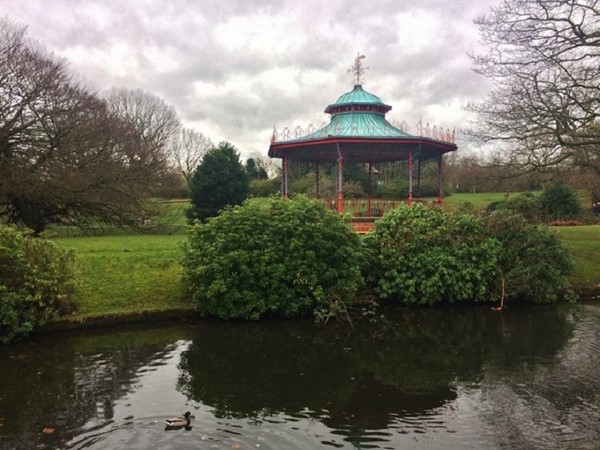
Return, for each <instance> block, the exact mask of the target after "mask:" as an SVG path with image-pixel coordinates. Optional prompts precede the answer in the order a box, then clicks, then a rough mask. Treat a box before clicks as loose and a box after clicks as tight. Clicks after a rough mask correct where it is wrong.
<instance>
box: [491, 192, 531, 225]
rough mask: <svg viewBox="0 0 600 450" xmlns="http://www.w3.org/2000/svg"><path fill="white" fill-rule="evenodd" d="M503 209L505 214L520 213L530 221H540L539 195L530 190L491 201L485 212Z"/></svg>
mask: <svg viewBox="0 0 600 450" xmlns="http://www.w3.org/2000/svg"><path fill="white" fill-rule="evenodd" d="M494 211H503V212H504V213H505V214H520V215H521V216H523V217H524V218H525V219H526V220H527V221H528V222H530V223H539V222H540V221H541V211H540V202H539V197H538V196H535V195H534V194H532V193H531V192H525V193H523V194H518V195H514V196H512V197H509V196H508V194H507V197H506V198H505V199H504V200H499V201H494V202H491V203H490V204H489V205H488V207H487V208H486V212H488V213H491V212H494Z"/></svg>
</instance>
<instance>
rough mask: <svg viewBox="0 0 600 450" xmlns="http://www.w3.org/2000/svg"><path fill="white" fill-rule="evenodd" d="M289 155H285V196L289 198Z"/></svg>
mask: <svg viewBox="0 0 600 450" xmlns="http://www.w3.org/2000/svg"><path fill="white" fill-rule="evenodd" d="M288 172H289V169H288V156H287V155H285V156H284V157H283V192H282V194H283V198H288V194H289V192H288V186H289V185H288Z"/></svg>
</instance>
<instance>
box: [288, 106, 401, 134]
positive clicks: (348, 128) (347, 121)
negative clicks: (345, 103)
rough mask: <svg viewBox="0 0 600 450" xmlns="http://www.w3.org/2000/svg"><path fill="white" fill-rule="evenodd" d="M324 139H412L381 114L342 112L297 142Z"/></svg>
mask: <svg viewBox="0 0 600 450" xmlns="http://www.w3.org/2000/svg"><path fill="white" fill-rule="evenodd" d="M326 137H368V138H389V137H412V136H411V135H410V134H408V133H405V132H403V131H401V130H400V129H398V128H396V127H395V126H393V125H392V124H390V123H389V122H388V121H387V120H385V117H384V116H383V115H382V114H377V113H374V112H344V113H338V114H335V115H333V117H332V118H331V122H329V124H328V125H327V126H325V127H323V128H321V129H320V130H317V131H315V132H314V133H312V134H309V135H307V136H303V137H302V138H300V139H297V140H298V141H310V140H313V139H323V138H326Z"/></svg>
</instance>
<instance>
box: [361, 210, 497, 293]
mask: <svg viewBox="0 0 600 450" xmlns="http://www.w3.org/2000/svg"><path fill="white" fill-rule="evenodd" d="M365 243H366V245H367V248H368V252H369V260H370V266H369V272H370V276H369V281H370V282H371V283H372V284H373V285H374V286H375V288H376V291H377V293H378V294H379V296H380V297H381V298H383V299H385V298H392V299H397V300H400V301H401V302H403V303H416V304H435V303H440V302H456V301H488V300H492V299H493V296H494V293H493V292H492V291H490V288H491V286H492V284H491V280H493V279H494V277H495V274H496V273H497V263H498V261H499V259H500V244H499V243H498V241H496V240H495V239H493V238H490V237H488V236H487V235H486V232H485V228H484V226H483V223H482V221H481V219H479V218H477V217H475V216H472V215H451V214H446V213H445V212H444V211H442V210H441V209H439V208H433V209H432V208H428V207H426V206H423V205H421V204H414V205H413V206H412V207H409V206H406V205H404V206H400V207H398V208H396V209H394V210H392V211H390V212H388V213H387V214H386V215H385V216H384V217H383V218H382V219H381V220H380V221H379V222H377V227H376V229H375V231H374V232H372V233H370V234H368V235H367V236H366V237H365Z"/></svg>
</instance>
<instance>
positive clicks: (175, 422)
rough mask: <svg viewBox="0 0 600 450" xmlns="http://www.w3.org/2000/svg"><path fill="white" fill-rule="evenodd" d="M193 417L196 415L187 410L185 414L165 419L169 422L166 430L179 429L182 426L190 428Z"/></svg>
mask: <svg viewBox="0 0 600 450" xmlns="http://www.w3.org/2000/svg"><path fill="white" fill-rule="evenodd" d="M192 417H194V416H193V415H192V414H191V413H190V412H189V411H186V412H185V414H184V415H183V416H178V417H173V418H171V419H165V423H166V424H167V426H166V428H165V429H166V430H178V429H180V428H186V429H189V428H191V427H190V422H191V419H192Z"/></svg>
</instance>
